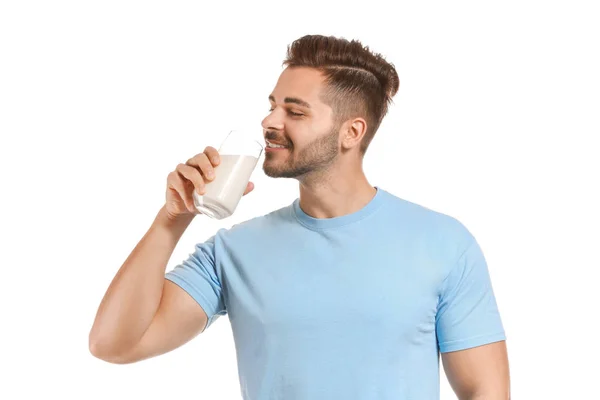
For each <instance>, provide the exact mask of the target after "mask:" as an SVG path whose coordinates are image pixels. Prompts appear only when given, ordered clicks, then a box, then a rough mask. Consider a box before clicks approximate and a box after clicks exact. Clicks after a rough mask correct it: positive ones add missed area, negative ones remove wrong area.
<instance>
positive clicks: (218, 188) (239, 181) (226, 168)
mask: <svg viewBox="0 0 600 400" xmlns="http://www.w3.org/2000/svg"><path fill="white" fill-rule="evenodd" d="M262 152H263V145H262V143H261V142H259V141H258V140H256V138H255V136H254V134H253V133H252V132H251V131H250V130H247V131H246V130H233V131H231V132H229V134H228V135H227V137H226V138H225V140H224V141H223V143H222V144H221V147H219V156H220V158H221V162H220V164H219V165H217V166H216V167H215V179H214V180H212V181H210V182H209V181H207V182H206V189H205V193H204V195H199V194H198V192H196V191H195V190H194V205H195V206H196V208H197V209H198V211H200V212H201V213H202V214H204V215H208V216H209V217H211V218H215V219H223V218H227V217H229V216H230V215H231V214H233V212H234V211H235V209H236V207H237V205H238V203H239V201H240V199H241V198H242V195H243V194H244V191H245V190H246V186H247V185H248V182H249V181H250V175H252V172H253V171H254V168H255V167H256V164H257V162H258V159H259V158H260V156H261V154H262Z"/></svg>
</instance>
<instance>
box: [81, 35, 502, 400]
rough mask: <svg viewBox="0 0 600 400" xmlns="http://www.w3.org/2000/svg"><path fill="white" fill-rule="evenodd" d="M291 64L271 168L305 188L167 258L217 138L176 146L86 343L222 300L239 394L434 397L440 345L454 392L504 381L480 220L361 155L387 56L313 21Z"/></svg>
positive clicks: (106, 355)
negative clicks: (190, 147)
mask: <svg viewBox="0 0 600 400" xmlns="http://www.w3.org/2000/svg"><path fill="white" fill-rule="evenodd" d="M284 64H285V65H286V66H287V68H286V69H285V70H284V71H283V72H282V74H281V76H280V77H279V80H278V82H277V85H276V87H275V88H274V90H273V92H272V93H271V95H270V96H269V101H270V104H271V109H270V113H269V114H268V116H267V117H266V118H265V119H264V120H263V122H262V125H263V128H264V137H265V140H266V144H267V148H266V154H265V161H264V165H263V169H264V172H265V173H266V174H267V175H268V176H271V177H274V178H276V177H287V178H295V179H297V180H298V181H299V188H300V196H299V199H297V200H296V201H294V202H293V204H291V205H289V206H288V207H284V208H282V209H280V210H276V211H274V212H272V213H269V214H268V215H265V216H261V217H258V218H254V219H251V220H249V221H246V222H244V223H241V224H238V225H235V226H234V227H232V228H231V229H228V230H227V229H221V230H219V231H218V232H217V233H216V234H215V235H214V236H212V237H211V238H210V239H209V240H208V241H206V242H205V243H201V244H198V245H196V248H195V251H194V253H193V254H191V255H190V257H189V258H188V259H187V260H186V261H185V262H183V263H182V264H180V265H177V266H176V267H175V268H174V269H173V270H172V271H170V272H168V273H167V274H166V276H165V270H166V266H167V263H168V260H169V257H170V255H171V253H172V251H173V249H174V248H175V246H176V244H177V242H178V240H179V238H180V237H181V235H182V234H183V232H184V231H185V229H186V228H187V226H188V225H189V224H190V222H191V221H192V219H193V218H194V217H195V215H197V214H198V212H197V211H196V209H195V208H194V206H193V200H192V193H193V192H192V191H193V190H197V191H198V193H200V194H202V193H204V185H205V183H206V182H210V181H211V180H212V179H214V176H215V174H218V173H219V170H218V165H219V160H218V158H219V155H218V153H217V151H216V150H215V149H214V148H211V147H209V148H207V149H206V150H205V151H204V152H203V153H201V154H198V155H197V156H195V157H193V158H191V159H189V160H188V161H187V162H186V163H185V164H180V165H179V166H178V167H177V168H176V170H175V171H173V172H172V173H171V174H170V175H169V178H168V180H167V196H166V197H167V200H166V204H165V206H164V207H163V208H162V209H161V210H160V211H159V213H158V215H157V216H156V219H155V221H154V223H153V225H152V226H151V228H150V229H149V231H148V232H147V233H146V235H145V236H144V237H143V238H142V240H141V241H140V243H139V244H138V245H137V247H136V248H135V249H134V250H133V252H132V253H131V255H130V256H129V258H128V259H127V260H126V261H125V263H124V264H123V266H122V267H121V269H120V270H119V272H118V273H117V275H116V277H115V279H114V280H113V282H112V283H111V285H110V287H109V288H108V290H107V293H106V295H105V297H104V299H103V300H102V303H101V305H100V308H99V310H98V314H97V316H96V320H95V322H94V326H93V327H92V330H91V332H90V350H91V352H92V353H93V354H94V355H95V356H96V357H99V358H101V359H103V360H106V361H109V362H113V363H131V362H135V361H139V360H143V359H146V358H149V357H154V356H157V355H160V354H163V353H165V352H168V351H170V350H173V349H175V348H177V347H179V346H181V345H182V344H184V343H186V342H188V341H189V340H191V339H192V338H194V337H195V336H196V335H197V334H199V333H200V332H202V331H203V330H204V329H206V328H207V327H209V326H210V325H211V323H213V322H214V321H215V319H217V318H218V317H219V316H222V315H225V314H228V315H229V319H230V321H231V326H232V329H233V333H234V339H235V345H236V350H237V359H238V368H239V376H240V384H241V390H242V395H243V397H244V398H245V399H253V400H254V399H257V400H263V399H285V400H289V399H310V400H318V399H328V400H330V399H361V400H362V399H365V400H366V399H394V400H399V399H411V400H412V399H414V400H421V399H438V398H439V354H440V353H441V354H442V360H443V364H444V369H445V371H446V374H447V376H448V378H449V381H450V383H451V385H452V387H453V389H454V391H455V392H456V394H457V396H458V397H459V398H460V399H486V400H491V399H508V398H509V373H508V361H507V352H506V346H505V334H504V330H503V326H502V322H501V319H500V316H499V312H498V308H497V306H496V301H495V298H494V294H493V290H492V285H491V283H490V278H489V274H488V270H487V266H486V261H485V259H484V257H483V254H482V252H481V249H480V247H479V246H478V244H477V242H476V240H475V238H474V237H473V236H472V235H471V234H470V232H469V231H468V230H467V229H466V227H464V226H463V225H462V224H461V223H460V222H459V221H458V220H456V219H454V218H452V217H450V216H447V215H444V214H441V213H438V212H435V211H432V210H429V209H427V208H425V207H422V206H419V205H417V204H414V203H411V202H409V201H406V200H403V199H400V198H398V197H396V196H394V195H392V194H390V193H388V192H386V191H385V190H383V189H381V188H379V187H373V186H372V185H371V184H370V183H369V182H368V181H367V178H366V177H365V175H364V173H363V169H362V160H363V156H364V154H365V151H366V150H367V147H368V145H369V143H370V141H371V139H372V138H373V135H374V134H375V132H376V131H377V128H378V126H379V124H380V123H381V120H382V118H383V117H384V115H385V114H386V112H387V107H388V104H389V103H390V101H391V98H392V97H393V96H394V95H395V93H396V92H397V90H398V87H399V80H398V75H397V73H396V71H395V69H394V67H393V65H392V64H390V63H388V62H387V61H385V59H384V58H383V57H381V56H380V55H379V54H373V53H372V52H370V51H369V50H368V48H366V47H363V46H362V45H361V44H360V42H358V41H351V42H349V41H347V40H344V39H338V38H334V37H323V36H306V37H302V38H300V39H298V40H296V41H295V42H294V43H292V45H291V46H290V47H289V48H288V55H287V59H286V61H285V62H284ZM253 187H254V186H253V184H252V183H249V184H248V187H247V189H246V193H245V194H247V193H249V192H250V191H252V190H253ZM206 384H209V383H208V382H206Z"/></svg>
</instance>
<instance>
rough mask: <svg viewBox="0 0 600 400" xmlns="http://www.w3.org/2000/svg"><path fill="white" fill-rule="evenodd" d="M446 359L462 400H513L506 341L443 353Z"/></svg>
mask: <svg viewBox="0 0 600 400" xmlns="http://www.w3.org/2000/svg"><path fill="white" fill-rule="evenodd" d="M442 363H443V365H444V371H445V372H446V376H447V378H448V382H449V383H450V386H451V387H452V389H453V390H454V393H456V395H457V396H458V398H459V399H460V400H510V377H509V368H508V355H507V351H506V342H505V341H499V342H496V343H490V344H486V345H483V346H478V347H473V348H470V349H466V350H460V351H453V352H448V353H442Z"/></svg>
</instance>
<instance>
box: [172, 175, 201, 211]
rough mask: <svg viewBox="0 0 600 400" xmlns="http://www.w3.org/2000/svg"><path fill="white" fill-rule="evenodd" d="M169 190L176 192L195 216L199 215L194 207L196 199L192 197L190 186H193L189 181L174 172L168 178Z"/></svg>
mask: <svg viewBox="0 0 600 400" xmlns="http://www.w3.org/2000/svg"><path fill="white" fill-rule="evenodd" d="M167 184H168V188H169V189H172V190H175V192H177V194H178V195H179V197H181V199H182V200H183V203H184V204H185V208H187V210H188V211H189V212H191V213H193V214H198V213H199V211H198V210H197V209H196V207H195V206H194V199H193V197H192V195H191V190H190V187H189V185H190V184H191V183H190V182H189V181H186V180H185V179H184V178H183V177H182V176H181V175H180V174H179V173H178V172H177V171H173V172H171V173H170V174H169V177H168V178H167Z"/></svg>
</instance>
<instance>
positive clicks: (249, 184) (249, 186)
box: [244, 182, 254, 196]
mask: <svg viewBox="0 0 600 400" xmlns="http://www.w3.org/2000/svg"><path fill="white" fill-rule="evenodd" d="M253 190H254V183H252V182H248V185H247V186H246V190H244V196H245V195H247V194H248V193H250V192H251V191H253Z"/></svg>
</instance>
